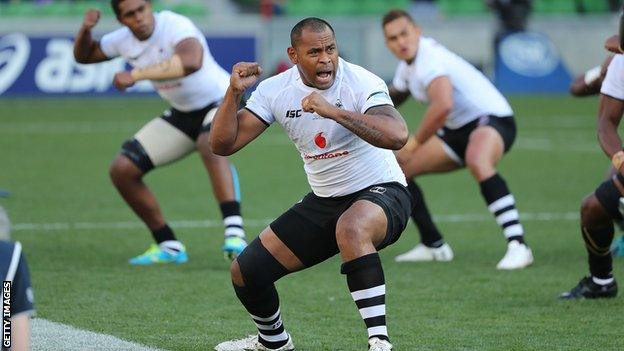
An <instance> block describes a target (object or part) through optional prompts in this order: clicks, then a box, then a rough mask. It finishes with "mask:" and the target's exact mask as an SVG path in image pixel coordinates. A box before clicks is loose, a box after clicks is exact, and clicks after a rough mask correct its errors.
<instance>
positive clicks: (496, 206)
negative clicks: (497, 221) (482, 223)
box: [488, 194, 516, 213]
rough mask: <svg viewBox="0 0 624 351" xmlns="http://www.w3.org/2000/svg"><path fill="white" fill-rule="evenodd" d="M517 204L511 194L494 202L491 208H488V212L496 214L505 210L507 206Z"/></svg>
mask: <svg viewBox="0 0 624 351" xmlns="http://www.w3.org/2000/svg"><path fill="white" fill-rule="evenodd" d="M515 203H516V200H514V197H513V195H511V194H509V195H505V196H503V197H501V198H500V199H498V200H496V201H494V202H492V203H491V204H490V205H489V206H488V210H490V212H492V213H494V212H496V211H498V210H502V209H503V208H505V207H507V206H511V205H513V204H515Z"/></svg>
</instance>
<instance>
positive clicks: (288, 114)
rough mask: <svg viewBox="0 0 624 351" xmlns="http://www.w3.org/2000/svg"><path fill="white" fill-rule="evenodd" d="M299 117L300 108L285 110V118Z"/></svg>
mask: <svg viewBox="0 0 624 351" xmlns="http://www.w3.org/2000/svg"><path fill="white" fill-rule="evenodd" d="M299 117H301V110H288V111H286V118H299Z"/></svg>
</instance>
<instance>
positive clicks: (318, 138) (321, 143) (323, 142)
mask: <svg viewBox="0 0 624 351" xmlns="http://www.w3.org/2000/svg"><path fill="white" fill-rule="evenodd" d="M314 143H315V144H316V146H318V147H320V148H321V149H324V148H326V147H327V139H325V137H324V136H323V132H320V133H318V134H316V135H315V136H314Z"/></svg>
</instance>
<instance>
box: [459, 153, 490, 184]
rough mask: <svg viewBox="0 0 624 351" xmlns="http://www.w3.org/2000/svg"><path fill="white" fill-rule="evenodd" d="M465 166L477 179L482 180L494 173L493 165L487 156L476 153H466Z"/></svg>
mask: <svg viewBox="0 0 624 351" xmlns="http://www.w3.org/2000/svg"><path fill="white" fill-rule="evenodd" d="M466 167H467V168H468V169H469V170H470V173H471V174H472V176H473V177H474V178H475V179H476V180H477V181H479V182H480V181H483V180H485V179H487V178H489V177H491V176H493V175H494V173H496V169H495V168H494V165H493V164H492V163H491V162H490V161H489V159H488V158H487V156H484V155H477V154H475V153H472V154H471V153H467V154H466Z"/></svg>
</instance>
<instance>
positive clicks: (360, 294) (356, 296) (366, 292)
mask: <svg viewBox="0 0 624 351" xmlns="http://www.w3.org/2000/svg"><path fill="white" fill-rule="evenodd" d="M385 294H386V284H383V285H378V286H375V287H373V288H368V289H363V290H358V291H354V292H352V293H351V296H352V297H353V300H355V301H359V300H362V299H369V298H371V297H376V296H381V295H385Z"/></svg>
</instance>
